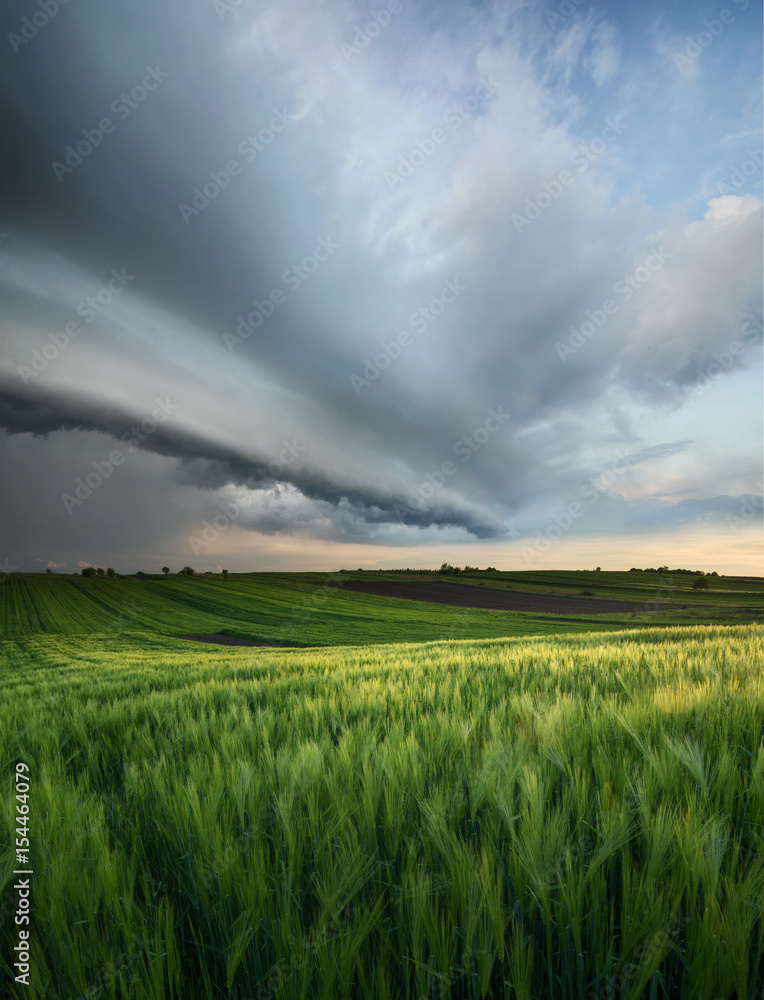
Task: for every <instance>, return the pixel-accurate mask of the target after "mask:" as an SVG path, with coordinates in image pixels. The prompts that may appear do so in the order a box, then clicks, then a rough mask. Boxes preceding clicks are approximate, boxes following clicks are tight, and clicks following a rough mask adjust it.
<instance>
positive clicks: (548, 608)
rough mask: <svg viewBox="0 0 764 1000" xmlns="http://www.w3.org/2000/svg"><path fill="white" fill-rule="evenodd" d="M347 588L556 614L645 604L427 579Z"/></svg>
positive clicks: (464, 605) (346, 586) (348, 584)
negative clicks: (430, 581)
mask: <svg viewBox="0 0 764 1000" xmlns="http://www.w3.org/2000/svg"><path fill="white" fill-rule="evenodd" d="M342 589H343V590H355V591H357V592H358V593H360V594H376V595H377V596H379V597H399V598H401V599H402V600H408V601H429V602H430V603H433V604H454V605H458V606H459V607H462V608H489V609H491V610H494V611H530V612H537V613H544V614H554V615H581V614H584V615H600V614H607V613H608V612H610V613H611V614H617V613H618V612H628V611H631V612H636V611H641V610H643V609H644V605H643V604H635V603H634V602H632V601H607V600H603V599H602V598H596V597H594V598H592V597H567V596H565V595H562V594H529V593H524V592H522V591H515V590H492V589H489V588H488V587H486V588H485V590H483V588H482V587H470V586H465V585H464V584H459V583H440V582H437V583H436V582H433V583H429V582H426V581H422V582H417V581H413V580H412V581H408V580H406V581H404V580H402V581H401V582H400V583H398V582H397V581H396V580H345V581H344V583H343V586H342Z"/></svg>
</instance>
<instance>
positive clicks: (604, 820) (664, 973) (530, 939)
mask: <svg viewBox="0 0 764 1000" xmlns="http://www.w3.org/2000/svg"><path fill="white" fill-rule="evenodd" d="M18 582H19V581H14V587H15V584H16V583H18ZM21 582H22V583H23V584H24V585H26V584H25V581H23V580H22V581H21ZM45 582H46V584H47V581H45ZM59 582H60V581H54V583H59ZM230 582H231V581H229V584H230ZM87 583H88V584H91V583H92V584H93V585H95V586H94V589H93V590H91V591H88V590H86V589H85V587H84V586H82V584H81V583H80V582H78V586H77V589H76V592H77V593H80V594H84V595H85V597H84V598H83V600H82V604H81V607H80V608H79V611H78V612H77V614H78V617H77V618H76V620H74V618H73V619H72V620H70V619H68V618H67V614H68V612H67V610H66V607H65V604H63V603H62V604H61V605H60V606H58V610H57V605H56V603H55V601H54V599H53V596H51V597H50V600H49V603H47V604H46V606H45V608H40V607H39V606H38V607H29V596H27V597H26V599H23V598H21V597H20V596H19V595H20V594H22V593H26V594H27V595H29V594H30V593H31V589H30V590H27V591H22V590H21V589H13V590H9V591H8V592H7V593H9V594H12V595H13V602H14V608H15V614H18V615H23V614H26V616H27V621H28V628H27V633H26V634H21V630H20V632H19V634H17V635H16V636H15V637H11V638H8V639H6V640H5V641H4V642H3V644H2V654H1V657H2V658H1V659H0V663H2V666H1V667H0V684H2V689H3V699H2V702H0V751H1V752H0V758H1V759H2V760H3V761H5V762H6V771H5V773H4V774H3V775H2V779H1V780H2V788H3V795H2V800H1V807H2V811H1V812H0V834H1V835H2V839H1V840H0V843H2V844H3V845H10V844H12V842H13V841H12V836H13V822H12V816H13V814H12V808H13V805H14V802H13V789H12V784H11V779H12V774H13V769H14V765H15V764H16V763H17V762H19V761H23V762H25V763H27V764H29V765H30V768H31V776H30V786H31V787H30V824H31V830H32V844H33V857H32V862H33V867H34V870H35V876H34V880H33V922H32V930H33V941H32V970H33V972H32V981H31V984H30V986H29V988H26V987H20V986H17V985H16V984H14V983H12V982H11V981H10V979H8V978H7V973H8V972H9V971H10V969H9V959H8V956H9V955H11V954H12V947H13V944H14V943H15V942H16V928H15V927H14V926H13V921H12V914H13V912H14V906H15V903H14V898H15V897H14V894H13V890H12V884H13V875H12V874H11V873H12V870H13V867H14V864H15V862H14V858H13V855H12V854H11V852H10V851H9V850H7V849H5V848H3V853H2V854H0V859H1V860H0V917H2V920H1V922H0V964H2V969H1V970H0V973H1V974H2V975H3V976H4V977H5V982H4V987H3V988H4V989H6V992H7V995H8V996H10V997H14V998H16V997H19V998H20V997H22V996H23V997H35V998H37V997H39V998H43V997H44V998H46V1000H59V998H60V1000H64V998H65V1000H75V998H76V1000H80V998H83V997H88V998H90V997H98V998H109V1000H112V998H128V997H129V998H146V1000H159V998H165V997H173V998H182V1000H187V998H188V1000H196V998H199V1000H201V998H226V1000H229V998H230V1000H233V998H235V1000H245V998H251V1000H277V998H278V1000H286V998H291V1000H295V998H305V1000H308V998H310V1000H312V998H323V997H325V998H327V1000H328V998H331V1000H336V998H343V1000H351V998H375V1000H377V998H379V1000H386V998H411V1000H413V998H417V1000H423V998H445V997H449V998H452V1000H456V998H463V1000H468V998H469V1000H472V998H483V997H487V996H494V997H508V998H523V1000H552V998H555V1000H556V998H558V997H560V998H571V1000H574V998H575V1000H611V998H612V1000H614V998H616V997H617V998H618V1000H637V998H642V997H644V998H649V1000H657V998H665V997H668V998H674V997H676V998H681V1000H690V998H693V1000H759V998H760V997H761V996H762V989H763V987H764V851H763V850H762V848H763V847H764V836H763V834H764V740H763V737H764V628H762V627H761V626H757V625H744V626H735V627H725V628H722V627H691V628H689V627H685V628H671V629H665V628H663V629H645V630H640V631H631V632H621V633H610V634H594V633H590V634H583V635H557V636H555V635H548V636H539V637H536V638H527V637H518V638H503V639H482V640H471V641H458V642H438V643H436V642H431V643H427V642H425V643H398V644H395V643H390V642H389V641H388V642H384V643H382V644H377V645H360V644H359V645H358V646H355V647H353V646H344V647H334V648H314V649H299V650H298V649H295V650H267V649H252V648H234V649H232V648H221V647H212V646H194V647H193V649H189V645H190V644H188V643H182V642H181V641H179V640H177V639H173V638H171V637H169V636H168V635H163V634H161V629H159V630H158V631H156V630H153V629H154V628H155V625H156V624H157V623H161V627H162V628H165V627H166V618H164V617H163V616H164V615H165V614H166V607H167V606H166V605H161V604H159V605H157V603H156V602H155V601H154V600H153V598H152V599H151V600H149V599H148V598H146V599H145V603H146V607H147V612H146V619H143V620H142V621H144V622H148V621H149V620H150V621H152V628H149V627H148V626H147V627H146V628H145V630H144V631H140V630H139V629H138V627H137V624H138V623H137V622H135V621H132V622H131V627H130V629H124V630H121V631H120V630H118V631H117V632H116V633H115V634H114V635H113V636H112V637H111V639H110V641H109V642H108V643H107V644H104V643H98V642H94V641H93V639H92V638H91V636H90V635H88V634H80V633H79V632H78V630H80V629H82V630H83V633H84V631H85V629H86V627H87V625H88V623H89V621H90V620H91V619H92V616H96V615H97V612H96V610H94V609H96V608H98V607H101V608H102V612H101V615H102V617H101V618H100V619H99V623H100V624H99V627H102V628H105V627H106V624H107V622H108V621H109V616H113V614H114V611H115V609H116V608H118V606H119V600H120V599H121V598H120V594H119V592H118V591H113V592H111V595H109V590H108V588H109V587H110V586H112V584H114V583H117V585H124V586H125V587H126V588H133V587H135V588H140V587H146V586H147V584H146V582H145V581H143V582H139V581H124V580H122V581H87ZM256 583H257V581H255V584H256ZM179 584H180V581H177V582H176V581H162V582H161V583H159V582H158V583H157V587H160V586H167V590H166V592H165V596H166V598H167V600H168V603H169V604H174V605H176V606H177V609H178V610H177V629H178V630H180V629H182V628H185V627H187V622H188V621H190V619H191V618H192V617H193V618H194V621H196V622H197V625H195V626H194V628H197V629H198V630H200V631H201V630H202V629H201V627H199V625H198V620H199V616H201V615H202V614H207V615H209V616H210V617H209V626H208V629H204V630H212V629H213V624H212V623H213V621H218V617H217V616H218V615H219V614H220V612H219V610H218V606H217V605H216V604H215V598H214V592H215V588H214V586H213V585H212V584H210V585H209V586H207V585H205V584H204V582H203V581H198V580H190V581H186V582H185V585H179ZM98 585H100V587H101V589H100V591H99V590H97V589H95V587H97V586H98ZM149 585H151V582H149ZM72 586H74V584H72ZM194 586H197V587H198V588H199V589H198V590H197V591H196V595H195V596H196V600H197V602H198V603H197V604H195V605H194V607H193V608H192V609H191V610H189V607H190V603H189V600H188V595H189V594H190V593H192V590H191V589H186V588H193V587H194ZM218 586H223V584H219V585H218ZM225 586H228V584H225ZM251 586H253V584H250V583H249V582H248V581H244V582H243V583H242V584H241V586H240V587H238V589H237V588H231V591H229V593H231V605H230V606H231V608H232V609H233V610H232V611H231V614H232V615H239V614H241V608H242V607H243V606H245V604H246V601H244V603H241V602H242V601H243V600H244V599H243V598H242V597H241V595H246V594H251V592H252V591H251V589H250V588H251ZM306 586H307V588H308V589H310V588H311V587H312V586H313V585H312V583H311V582H308V583H307V584H306ZM38 593H40V591H38ZM45 593H47V594H50V595H54V594H55V593H56V592H55V590H54V589H51V590H50V591H45ZM59 593H60V591H59ZM151 593H152V594H155V593H158V590H152V591H151ZM237 595H238V596H237ZM340 596H341V597H350V596H351V595H341V594H336V595H334V596H332V597H331V610H332V611H335V610H336V609H337V607H338V606H337V605H336V604H335V603H334V602H335V601H336V600H338V599H339V598H340ZM358 596H362V595H352V597H353V598H356V597H358ZM96 597H98V598H99V600H100V604H99V601H98V600H96ZM271 599H272V602H273V604H272V605H271V607H273V608H275V607H277V606H278V604H279V602H280V601H282V599H283V595H282V594H281V592H280V590H279V588H278V587H276V588H274V591H273V593H272V598H271ZM25 600H26V603H25ZM363 603H364V604H365V605H368V604H373V602H363ZM205 604H206V607H205V606H204V605H205ZM262 606H264V599H263V605H262ZM258 607H260V605H258ZM324 607H326V608H327V609H328V608H329V600H328V599H327V602H326V604H325V605H324ZM342 607H343V609H344V605H343V606H342ZM427 608H428V611H431V609H432V608H433V605H427ZM438 610H439V609H438ZM446 610H447V611H449V612H450V613H451V614H453V609H446ZM258 613H260V612H259V611H258ZM263 613H264V612H263ZM273 613H274V617H278V615H277V613H276V612H275V611H274V612H273ZM342 613H345V612H344V610H343V612H342ZM326 614H328V610H327V611H323V610H322V611H320V612H316V617H319V616H320V615H326ZM490 614H491V615H495V614H496V613H495V612H491V613H490ZM183 615H188V616H190V617H189V618H183ZM149 616H153V617H149ZM369 617H370V622H371V624H370V625H369V630H370V631H372V630H373V629H374V628H379V627H381V626H380V622H381V621H384V620H385V619H384V615H382V614H381V613H378V612H375V615H370V616H369ZM241 620H243V619H239V618H236V621H241ZM53 626H57V628H54V627H53ZM260 627H264V626H262V625H261V623H260V622H258V628H260ZM332 627H333V628H334V627H337V628H339V626H338V625H337V624H336V622H335V623H334V624H333V625H332ZM342 627H345V626H342Z"/></svg>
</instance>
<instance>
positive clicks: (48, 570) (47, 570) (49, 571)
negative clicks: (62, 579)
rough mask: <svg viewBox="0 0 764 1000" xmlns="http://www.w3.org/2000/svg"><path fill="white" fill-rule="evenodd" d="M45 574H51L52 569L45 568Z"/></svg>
mask: <svg viewBox="0 0 764 1000" xmlns="http://www.w3.org/2000/svg"><path fill="white" fill-rule="evenodd" d="M45 572H46V573H52V572H53V570H52V569H51V568H50V566H48V568H47V569H46V570H45Z"/></svg>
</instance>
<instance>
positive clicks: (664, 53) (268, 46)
mask: <svg viewBox="0 0 764 1000" xmlns="http://www.w3.org/2000/svg"><path fill="white" fill-rule="evenodd" d="M0 28H1V31H0V36H1V37H0V46H3V47H4V53H3V56H2V59H1V60H0V67H1V68H0V116H2V120H3V123H4V128H3V135H4V137H5V141H4V143H3V144H2V147H1V148H0V468H2V470H3V479H4V489H3V491H2V500H1V501H0V503H1V504H2V506H1V507H0V569H3V568H5V570H6V571H7V570H8V569H11V568H17V569H20V570H24V571H42V570H43V569H44V568H46V567H50V568H53V569H54V571H59V572H76V571H78V569H79V568H81V567H83V566H86V565H96V566H104V567H105V566H113V567H114V568H115V569H116V570H117V571H118V572H124V573H131V572H136V571H138V570H141V571H144V572H156V571H158V570H159V569H160V568H161V567H162V566H163V565H167V566H169V567H170V568H171V569H173V570H177V569H180V568H181V567H182V566H185V565H191V566H193V567H194V568H195V569H197V570H213V571H215V570H218V569H220V568H227V569H228V570H229V571H231V572H244V571H256V570H263V571H274V570H314V571H327V572H333V571H336V570H338V569H341V568H345V569H355V568H358V567H363V568H387V567H422V568H423V567H437V566H439V565H440V564H441V563H442V562H444V561H448V562H451V563H452V564H455V565H464V564H469V565H473V566H480V567H485V566H489V565H490V566H495V567H497V568H499V569H543V568H551V567H557V568H567V569H573V568H584V569H586V568H594V566H601V567H602V568H603V569H628V568H630V567H631V566H640V567H648V566H659V565H669V566H670V567H672V568H673V567H686V568H692V569H696V568H701V569H706V570H708V571H710V570H717V571H718V572H721V573H745V574H757V575H758V574H760V573H761V571H762V566H764V533H763V530H762V493H764V484H763V483H762V479H763V477H764V471H763V463H764V453H763V448H764V443H763V433H762V429H763V427H764V419H763V413H762V400H763V396H764V393H763V391H762V163H764V148H763V139H762V128H761V125H762V52H761V40H762V12H761V5H760V4H756V3H751V2H749V0H730V2H729V3H728V5H727V6H726V7H724V6H721V5H720V3H718V2H717V3H706V2H681V0H669V2H665V3H657V2H653V0H647V2H644V3H639V4H622V3H620V2H614V0H613V2H611V0H607V2H598V3H595V2H594V0H561V2H557V3H555V2H546V0H530V2H522V0H506V2H503V3H499V2H488V0H472V2H453V0H438V2H434V0H433V2H428V0H418V2H413V0H388V2H386V3H383V2H382V0H380V2H379V3H378V4H371V5H369V4H367V3H360V2H353V0H279V2H278V3H273V4H269V3H262V2H250V0H237V2H234V0H165V2H164V3H161V4H158V3H156V0H129V2H128V0H115V2H112V3H109V4H103V3H99V2H96V0H68V2H67V3H63V4H62V3H60V0H39V2H37V3H33V2H31V0H24V2H21V0H8V2H6V3H5V4H4V5H3V8H2V12H0Z"/></svg>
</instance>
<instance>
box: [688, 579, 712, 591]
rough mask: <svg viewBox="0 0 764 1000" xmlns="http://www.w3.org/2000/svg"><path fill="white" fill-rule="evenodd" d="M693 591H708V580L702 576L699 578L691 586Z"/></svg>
mask: <svg viewBox="0 0 764 1000" xmlns="http://www.w3.org/2000/svg"><path fill="white" fill-rule="evenodd" d="M692 589H693V590H708V580H707V579H706V578H705V577H704V576H699V577H698V579H697V580H696V581H695V583H693V585H692Z"/></svg>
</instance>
